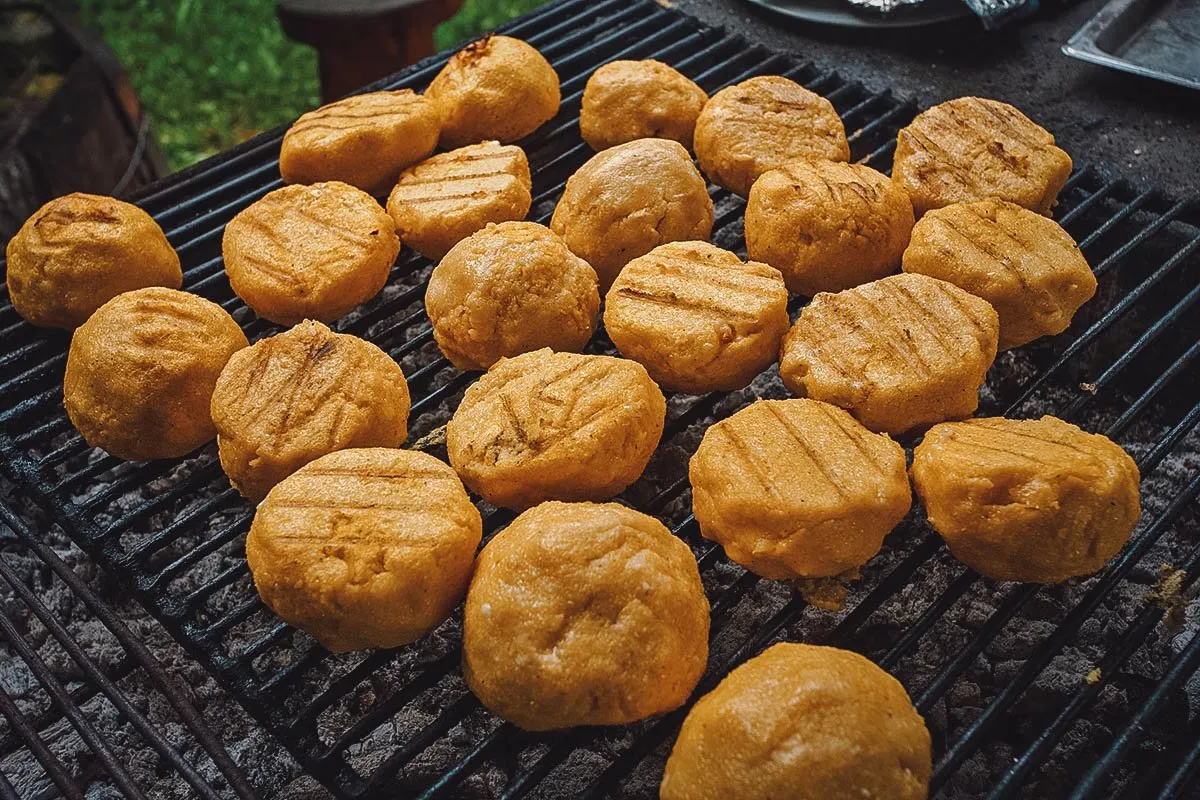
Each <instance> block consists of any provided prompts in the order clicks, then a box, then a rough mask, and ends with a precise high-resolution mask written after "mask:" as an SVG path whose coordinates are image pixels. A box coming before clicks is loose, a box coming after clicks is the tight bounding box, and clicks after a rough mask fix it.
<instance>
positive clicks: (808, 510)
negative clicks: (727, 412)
mask: <svg viewBox="0 0 1200 800" xmlns="http://www.w3.org/2000/svg"><path fill="white" fill-rule="evenodd" d="M688 477H689V479H690V480H691V483H692V511H693V513H695V515H696V521H697V522H699V523H700V533H701V534H703V535H704V538H706V539H712V540H714V541H717V542H720V543H721V545H722V546H723V547H724V548H725V552H726V554H727V555H728V556H729V557H730V558H731V559H733V560H734V561H736V562H738V563H739V564H741V565H742V566H744V567H745V568H746V569H748V570H751V571H752V572H756V573H758V574H759V575H762V576H763V577H764V578H773V579H777V580H783V579H791V578H818V577H829V576H833V575H838V574H840V573H842V572H846V571H847V570H851V569H854V568H855V567H860V566H862V565H863V564H865V563H866V562H867V560H868V559H870V558H871V556H873V555H875V554H876V553H877V552H879V548H880V546H881V545H882V544H883V537H885V536H886V535H887V534H888V533H889V532H890V531H891V530H892V528H894V527H896V525H897V524H898V523H899V522H900V520H902V519H904V515H905V514H907V513H908V509H909V506H910V505H911V503H912V493H911V491H910V490H909V486H908V475H907V473H906V472H905V460H904V449H903V448H901V447H900V445H898V444H896V443H895V442H893V441H892V440H891V439H889V438H888V437H887V436H885V435H883V434H878V433H871V432H870V431H868V430H867V429H866V428H864V427H863V426H862V425H859V424H858V423H857V422H855V421H854V419H853V418H852V417H851V416H850V415H849V414H847V413H846V412H845V411H843V410H841V409H840V408H835V407H834V406H831V405H829V404H827V403H821V402H818V401H816V400H762V401H759V402H756V403H754V404H753V405H751V406H749V407H747V408H744V409H742V410H741V411H739V412H737V413H736V414H734V415H733V416H731V417H729V418H728V419H725V420H722V421H720V422H717V423H715V424H714V425H712V426H711V427H710V428H709V429H708V430H707V431H705V433H704V439H703V440H702V441H701V442H700V447H699V448H698V449H697V450H696V454H695V455H693V456H692V460H691V462H690V464H689V465H688Z"/></svg>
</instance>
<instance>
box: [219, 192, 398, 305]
mask: <svg viewBox="0 0 1200 800" xmlns="http://www.w3.org/2000/svg"><path fill="white" fill-rule="evenodd" d="M399 253H400V240H399V239H398V238H397V237H396V228H395V225H394V224H393V222H392V218H391V217H389V216H388V215H387V213H386V212H385V211H384V210H383V209H382V208H380V207H379V204H378V203H377V202H375V200H374V198H372V197H371V195H369V194H367V193H366V192H364V191H362V190H361V189H355V188H354V187H353V186H350V185H349V184H345V183H340V182H337V181H330V182H328V183H317V184H313V185H312V186H285V187H283V188H282V189H276V190H275V191H273V192H270V193H268V194H267V195H266V196H265V197H263V198H262V199H261V200H258V201H257V202H255V203H253V204H251V205H249V206H247V207H246V208H245V209H243V210H242V211H240V212H239V213H238V215H237V216H235V217H234V218H233V219H231V220H230V221H229V224H228V225H226V226H225V234H224V236H223V237H222V238H221V254H222V256H223V257H224V259H225V272H226V273H227V274H228V275H229V285H230V286H232V287H233V291H234V292H236V293H237V295H238V297H240V298H242V300H244V301H245V302H246V305H248V306H250V308H252V309H253V310H254V313H255V314H258V315H259V316H260V317H263V318H264V319H269V320H271V322H276V323H278V324H280V325H294V324H296V323H297V322H300V321H301V320H305V319H317V320H321V321H322V322H333V321H334V320H336V319H338V318H339V317H343V316H345V315H346V314H347V313H349V312H350V310H351V309H353V308H354V307H355V306H357V305H359V304H360V303H365V302H366V301H367V300H370V299H371V298H372V297H374V296H375V295H377V294H378V293H379V291H380V290H381V289H382V288H383V286H384V284H386V283H387V277H388V273H389V272H390V271H391V269H392V264H394V263H395V261H396V256H397V255H399Z"/></svg>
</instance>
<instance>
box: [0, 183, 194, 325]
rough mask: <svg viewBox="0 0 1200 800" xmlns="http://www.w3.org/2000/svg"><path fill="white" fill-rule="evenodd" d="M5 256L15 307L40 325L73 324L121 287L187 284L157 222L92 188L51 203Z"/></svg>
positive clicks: (126, 289) (31, 220)
mask: <svg viewBox="0 0 1200 800" xmlns="http://www.w3.org/2000/svg"><path fill="white" fill-rule="evenodd" d="M6 255H7V258H8V275H7V281H8V296H9V299H10V300H12V304H13V308H14V309H15V310H16V312H17V313H18V314H20V315H21V316H22V317H23V318H24V319H25V320H26V321H27V322H29V323H30V324H31V325H37V326H39V327H43V328H66V329H67V330H74V329H75V328H77V327H79V326H80V325H82V324H83V323H84V321H85V320H87V318H88V317H90V316H91V315H92V312H94V311H95V310H96V309H98V308H99V307H100V306H102V305H104V304H105V303H107V302H108V301H109V300H111V299H113V298H114V297H116V296H117V295H119V294H121V293H122V292H130V291H133V290H134V289H142V288H144V287H147V286H165V287H167V288H169V289H178V288H179V287H180V285H181V284H182V283H183V271H182V269H181V268H180V266H179V256H178V255H176V253H175V250H174V249H172V247H171V243H170V242H168V241H167V237H166V235H165V234H163V231H162V228H160V227H158V223H157V222H155V221H154V219H153V218H152V217H151V216H150V215H149V214H147V213H146V212H145V211H142V209H140V208H138V207H137V206H135V205H130V204H129V203H123V202H121V201H120V200H117V199H115V198H112V197H102V196H100V195H94V194H82V193H80V192H74V193H72V194H68V195H65V196H63V197H57V198H55V199H53V200H51V201H50V202H48V203H46V204H45V205H44V206H42V207H41V208H39V209H38V210H37V211H36V212H35V213H34V215H33V216H32V217H30V218H29V219H27V220H26V221H25V224H24V225H22V226H21V229H20V230H18V231H17V233H16V235H15V236H13V238H12V239H10V240H9V242H8V247H7V248H6Z"/></svg>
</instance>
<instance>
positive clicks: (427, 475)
mask: <svg viewBox="0 0 1200 800" xmlns="http://www.w3.org/2000/svg"><path fill="white" fill-rule="evenodd" d="M298 477H301V478H324V477H344V478H373V479H379V480H387V481H395V482H397V483H399V482H402V481H405V480H423V481H425V480H430V479H436V478H450V477H452V476H450V475H447V474H446V473H445V472H442V471H441V470H432V469H430V470H409V471H407V472H375V471H372V470H359V469H355V468H353V467H347V468H345V469H337V468H335V467H322V468H321V469H306V470H304V472H302V473H300V474H299V476H298Z"/></svg>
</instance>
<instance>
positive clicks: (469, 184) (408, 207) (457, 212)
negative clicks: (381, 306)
mask: <svg viewBox="0 0 1200 800" xmlns="http://www.w3.org/2000/svg"><path fill="white" fill-rule="evenodd" d="M531 185H532V184H531V183H530V177H529V159H527V158H526V157H525V151H524V150H522V149H521V148H519V147H517V146H515V145H504V146H502V145H501V144H500V143H499V142H483V143H481V144H474V145H471V146H469V147H462V148H459V149H458V150H451V151H450V152H449V153H439V154H438V155H436V156H434V157H433V158H430V159H428V160H426V161H422V162H421V163H420V164H418V165H416V166H415V167H413V168H412V169H408V170H405V172H404V173H403V174H402V175H401V176H400V181H399V183H397V184H396V188H394V189H392V194H391V196H390V197H389V198H388V202H387V210H388V213H389V214H391V216H392V219H393V220H395V222H396V231H397V233H399V234H400V239H401V240H402V241H403V242H404V243H405V244H406V245H408V246H409V247H411V248H412V249H414V250H416V251H417V252H418V253H420V254H421V255H423V256H425V257H426V258H431V259H433V260H435V261H436V260H437V259H439V258H441V257H442V256H444V255H446V253H448V252H449V251H450V248H451V247H454V245H456V244H458V243H459V242H461V241H462V240H463V239H465V238H467V237H468V236H470V235H471V234H472V233H475V231H479V230H483V228H484V227H485V226H486V225H487V224H488V223H489V222H511V221H514V220H520V219H524V218H525V215H526V214H528V213H529V205H530V203H532V202H533V200H532V197H531V195H530V187H531Z"/></svg>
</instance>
